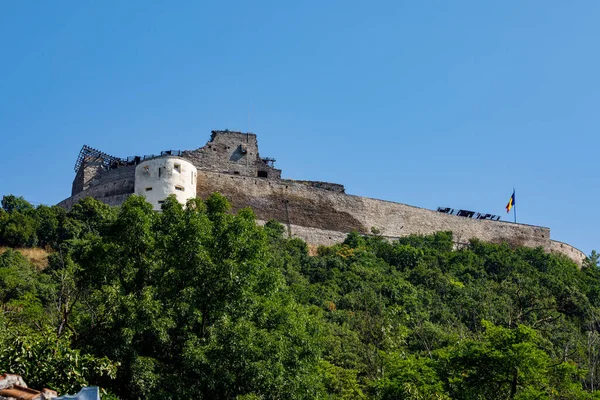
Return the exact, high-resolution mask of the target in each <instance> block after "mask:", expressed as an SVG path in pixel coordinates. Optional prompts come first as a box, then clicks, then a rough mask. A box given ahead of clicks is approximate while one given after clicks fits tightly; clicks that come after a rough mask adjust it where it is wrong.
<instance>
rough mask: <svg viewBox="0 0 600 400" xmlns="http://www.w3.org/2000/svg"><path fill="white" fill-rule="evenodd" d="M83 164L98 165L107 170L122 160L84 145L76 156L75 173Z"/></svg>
mask: <svg viewBox="0 0 600 400" xmlns="http://www.w3.org/2000/svg"><path fill="white" fill-rule="evenodd" d="M84 162H85V163H86V164H100V165H102V167H104V168H105V169H109V168H111V165H115V164H120V163H122V162H123V160H122V159H120V158H118V157H114V156H111V155H110V154H106V153H104V152H102V151H100V150H96V149H94V148H93V147H90V146H88V145H87V144H84V145H83V147H82V148H81V151H80V152H79V156H77V161H75V172H78V171H79V168H81V166H82V165H83V163H84Z"/></svg>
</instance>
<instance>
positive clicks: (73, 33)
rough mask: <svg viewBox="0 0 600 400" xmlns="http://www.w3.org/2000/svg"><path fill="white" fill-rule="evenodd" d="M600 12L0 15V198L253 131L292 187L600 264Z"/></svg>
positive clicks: (258, 9)
mask: <svg viewBox="0 0 600 400" xmlns="http://www.w3.org/2000/svg"><path fill="white" fill-rule="evenodd" d="M599 20H600V2H597V1H578V2H570V3H565V2H559V1H512V2H482V1H456V2H449V1H419V2H417V1H412V2H408V1H389V2H386V1H375V2H358V1H356V2H353V1H326V2H324V1H314V2H312V1H306V2H284V1H273V2H261V1H252V2H250V1H248V2H230V1H221V2H197V1H190V2H184V1H180V2H158V1H139V2H134V1H129V2H121V1H103V2H86V1H77V2H75V1H73V2H67V1H61V2H2V3H1V4H0V50H1V53H0V54H1V56H0V60H1V62H0V149H1V150H2V156H1V157H0V170H1V171H2V172H1V173H0V195H3V194H9V193H12V194H16V195H22V196H24V197H25V198H27V199H28V200H30V201H33V202H38V203H46V204H54V203H56V202H58V201H60V200H62V199H63V198H66V197H68V196H69V195H70V190H71V182H72V179H73V177H74V172H73V165H74V163H75V159H76V156H77V154H78V151H79V149H80V148H81V146H82V145H83V144H88V145H91V146H93V147H96V148H99V149H101V150H103V151H105V152H107V153H110V154H114V155H117V156H129V155H135V154H149V153H155V152H158V151H160V150H165V149H193V148H197V147H200V146H202V145H204V143H206V141H207V140H208V138H209V136H210V131H211V130H212V129H229V130H242V131H247V130H248V127H249V129H250V130H251V131H252V132H254V133H256V134H258V138H259V142H260V148H261V155H262V156H270V157H275V158H277V160H278V161H277V164H276V166H278V167H279V168H282V169H283V175H284V177H286V178H291V179H312V180H323V181H332V182H338V183H342V184H344V185H345V186H346V190H347V192H348V193H351V194H356V195H362V196H369V197H375V198H381V199H386V200H391V201H397V202H401V203H407V204H411V205H416V206H420V207H426V208H433V209H435V208H436V207H438V206H449V207H453V208H463V209H470V210H474V211H480V212H486V213H495V214H501V215H502V216H503V219H505V220H511V219H512V215H510V216H508V215H507V214H506V213H505V211H504V206H505V205H506V203H507V201H508V198H509V197H510V194H511V192H512V187H513V183H514V185H515V186H516V188H517V213H518V214H517V216H518V219H519V222H523V223H528V224H535V225H542V226H548V227H550V228H551V237H552V238H553V239H555V240H560V241H564V242H568V243H570V244H572V245H574V246H576V247H578V248H580V249H581V250H583V251H584V252H585V253H586V254H589V253H590V252H591V250H592V249H600V237H599V236H598V226H599V225H600V212H599V211H597V210H596V205H597V204H598V201H597V199H598V198H599V196H600V185H599V183H600V178H599V175H600V174H599V172H600V167H599V163H598V149H599V148H600V146H599V145H600V139H599V136H598V131H599V128H600V113H599V112H598V106H599V105H600V52H599V51H598V38H599V37H600V24H599V23H598V21H599Z"/></svg>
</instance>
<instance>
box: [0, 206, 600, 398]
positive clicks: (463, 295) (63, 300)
mask: <svg viewBox="0 0 600 400" xmlns="http://www.w3.org/2000/svg"><path fill="white" fill-rule="evenodd" d="M284 233H285V229H284V228H283V226H282V225H281V224H279V223H277V222H275V221H269V222H267V223H266V224H265V225H264V226H260V225H259V224H257V222H256V218H255V216H254V214H253V212H252V210H250V209H243V210H241V211H239V212H238V213H236V214H234V213H231V212H230V206H229V203H228V201H227V199H225V198H224V197H223V196H221V195H219V194H213V195H212V196H210V197H209V198H208V199H206V200H200V199H193V200H190V201H189V202H188V204H187V205H186V206H185V207H184V206H182V205H181V204H179V203H178V202H177V201H176V200H175V199H174V198H172V197H171V198H168V199H167V200H166V202H165V204H164V205H163V209H162V212H159V213H157V212H154V211H152V207H151V206H150V204H148V203H147V202H146V201H145V200H144V199H143V198H142V197H138V196H131V197H130V198H128V200H127V201H126V202H125V203H124V204H123V205H122V206H121V207H118V208H115V207H109V206H106V205H104V204H102V203H100V202H98V201H96V200H94V199H92V198H86V199H83V200H81V201H80V202H79V203H77V204H75V205H74V207H73V208H72V210H71V211H69V212H66V211H65V210H63V209H61V208H59V207H47V206H38V207H33V206H32V205H31V204H29V203H28V202H26V201H25V200H24V199H22V198H18V197H15V196H5V197H4V199H3V200H2V210H0V245H2V246H5V248H6V249H5V250H4V251H3V252H2V253H0V310H1V311H0V373H2V372H12V373H18V374H21V375H22V376H23V377H24V379H25V380H26V382H28V383H29V384H30V385H31V386H34V387H50V388H54V389H56V390H58V391H59V392H61V393H67V392H71V393H74V392H76V391H78V390H79V388H80V387H81V386H83V385H98V386H100V387H101V388H102V390H103V394H104V396H103V398H121V399H142V398H144V399H154V398H156V399H165V398H204V399H281V398H290V399H319V398H321V399H507V398H509V399H542V398H547V399H586V398H587V399H598V398H600V394H599V392H598V385H599V384H600V378H599V377H598V373H599V372H600V371H599V370H600V366H599V360H600V353H599V350H600V332H599V329H600V320H599V319H598V318H599V317H600V296H599V295H600V285H599V283H600V270H599V269H598V256H597V253H596V252H593V253H592V255H591V256H590V257H589V258H588V260H586V262H585V263H584V267H583V268H582V269H578V268H577V266H576V265H575V264H574V263H573V262H572V261H571V260H569V259H567V258H566V257H564V256H561V255H556V254H548V253H545V252H544V251H543V250H542V249H541V248H537V249H533V248H511V247H510V246H509V245H507V244H489V243H483V242H479V241H476V240H473V241H471V242H470V243H469V244H468V245H466V246H461V247H460V248H456V247H455V245H454V242H453V238H452V234H451V233H449V232H439V233H436V234H434V235H429V236H416V235H413V236H407V237H404V238H401V239H399V240H395V241H391V242H390V241H388V240H386V239H385V238H383V237H381V236H379V235H378V233H377V231H374V232H373V234H372V235H368V236H364V235H360V234H358V233H351V234H349V235H348V236H347V238H346V240H345V241H344V243H340V244H338V245H334V246H330V247H319V248H318V250H317V251H316V254H309V250H308V246H307V244H306V243H304V242H303V241H301V240H300V239H297V238H291V239H290V238H287V235H285V234H284ZM31 246H42V247H45V248H46V249H48V251H49V252H50V256H49V260H48V266H47V267H46V268H44V269H41V270H40V269H38V268H36V267H35V266H34V265H33V264H32V263H31V262H30V261H29V260H28V259H27V258H26V257H24V256H23V255H22V254H21V253H20V252H19V248H22V247H31Z"/></svg>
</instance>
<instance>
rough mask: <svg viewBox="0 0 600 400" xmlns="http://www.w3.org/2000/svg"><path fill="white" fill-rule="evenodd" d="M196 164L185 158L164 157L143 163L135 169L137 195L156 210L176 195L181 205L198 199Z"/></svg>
mask: <svg viewBox="0 0 600 400" xmlns="http://www.w3.org/2000/svg"><path fill="white" fill-rule="evenodd" d="M197 174H198V171H197V170H196V167H194V164H192V163H190V162H189V161H186V160H184V159H183V158H179V157H173V156H164V157H158V158H153V159H150V160H145V161H142V162H141V163H139V164H138V166H137V167H136V168H135V194H137V195H140V196H144V197H145V198H146V200H147V201H148V202H149V203H150V204H152V207H153V209H154V210H157V211H158V210H160V207H161V205H162V203H164V201H165V199H166V198H167V197H168V196H169V195H172V194H174V195H175V197H176V198H177V201H179V202H180V203H181V204H185V203H186V201H187V200H188V199H190V198H193V197H196V176H197Z"/></svg>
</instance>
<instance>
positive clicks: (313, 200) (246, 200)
mask: <svg viewBox="0 0 600 400" xmlns="http://www.w3.org/2000/svg"><path fill="white" fill-rule="evenodd" d="M274 162H275V160H274V159H272V158H263V157H261V156H260V155H259V151H258V141H257V138H256V135H255V134H252V133H242V132H231V131H227V130H226V131H212V135H211V137H210V140H209V141H208V143H206V145H205V146H203V147H200V148H198V149H196V150H185V151H175V150H170V151H163V152H161V153H160V154H156V155H146V156H135V157H128V158H118V157H114V156H111V155H108V154H106V153H103V152H101V151H98V150H95V149H93V148H91V147H88V146H83V148H82V149H81V152H80V154H79V157H78V158H77V162H76V164H75V172H76V175H75V179H74V180H73V186H72V192H71V197H69V198H67V199H65V200H63V201H61V202H60V203H59V205H60V206H62V207H65V208H67V209H70V208H71V207H72V206H73V204H74V203H76V202H77V201H78V200H79V199H81V198H83V197H86V196H91V197H94V198H96V199H97V200H99V201H102V202H104V203H106V204H109V205H120V204H122V203H123V201H125V199H126V198H127V197H129V196H130V195H132V194H134V193H135V194H139V195H142V196H145V197H146V199H147V200H148V201H149V202H150V203H151V204H152V205H153V207H154V209H156V210H159V209H160V204H161V203H162V201H164V199H165V198H166V197H167V196H169V195H171V194H173V195H175V196H176V197H177V199H178V200H179V201H180V202H182V203H184V202H185V200H186V199H188V198H191V197H195V196H198V197H201V198H206V197H208V196H209V195H210V194H211V193H213V192H220V193H221V194H223V195H224V196H226V197H227V198H228V199H229V201H230V202H231V204H232V208H233V210H234V211H237V210H239V209H241V208H243V207H251V208H252V209H253V210H254V212H255V214H256V216H257V218H258V220H259V222H260V223H264V222H265V221H268V220H270V219H275V220H277V221H279V222H281V223H282V224H284V225H285V226H286V227H287V231H288V234H289V235H290V236H291V237H298V238H301V239H303V240H304V241H306V242H307V243H309V244H312V245H332V244H334V243H339V242H341V241H343V240H344V238H345V237H346V235H347V234H348V233H349V232H351V231H358V232H359V233H363V234H370V233H371V229H372V228H375V229H376V230H377V231H378V232H379V233H380V234H381V235H382V236H384V237H387V238H390V239H394V238H398V237H401V236H406V235H410V234H431V233H434V232H439V231H452V232H453V235H454V240H455V242H456V243H457V244H464V243H468V241H469V240H470V239H472V238H476V239H479V240H482V241H486V242H492V243H501V242H508V243H509V244H511V245H513V246H517V245H520V246H528V247H542V248H543V249H544V250H545V251H548V252H558V253H562V254H564V255H566V256H568V257H569V258H571V259H572V260H573V261H575V262H576V263H577V264H578V265H581V263H582V261H583V259H584V258H585V254H584V253H583V252H581V251H580V250H578V249H576V248H574V247H573V246H570V245H568V244H566V243H561V242H558V241H555V240H552V239H550V229H549V228H545V227H541V226H533V225H525V224H516V223H511V222H505V221H496V220H491V219H475V218H466V217H464V216H457V215H450V214H447V213H442V212H438V211H434V210H428V209H424V208H419V207H414V206H409V205H405V204H401V203H394V202H390V201H384V200H377V199H372V198H368V197H360V196H354V195H349V194H346V193H345V189H344V186H343V185H340V184H335V183H328V182H318V181H300V180H289V179H282V178H281V170H279V169H276V168H275V167H274Z"/></svg>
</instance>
